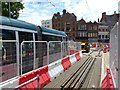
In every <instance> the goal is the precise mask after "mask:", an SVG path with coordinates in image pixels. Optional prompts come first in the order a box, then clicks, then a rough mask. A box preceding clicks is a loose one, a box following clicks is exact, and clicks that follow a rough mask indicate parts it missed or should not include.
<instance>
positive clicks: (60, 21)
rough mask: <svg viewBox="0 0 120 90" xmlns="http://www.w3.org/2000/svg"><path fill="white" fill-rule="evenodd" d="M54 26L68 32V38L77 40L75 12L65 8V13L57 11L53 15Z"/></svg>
mask: <svg viewBox="0 0 120 90" xmlns="http://www.w3.org/2000/svg"><path fill="white" fill-rule="evenodd" d="M52 28H53V29H57V30H61V31H64V32H66V34H67V35H68V39H72V40H75V37H76V29H77V19H76V16H75V15H74V14H73V13H69V12H66V10H65V9H64V10H63V14H62V15H60V13H59V12H57V13H55V14H54V15H53V17H52Z"/></svg>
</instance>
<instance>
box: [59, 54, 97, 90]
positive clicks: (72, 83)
mask: <svg viewBox="0 0 120 90" xmlns="http://www.w3.org/2000/svg"><path fill="white" fill-rule="evenodd" d="M94 60H95V58H93V57H91V56H90V57H89V58H88V59H87V60H86V61H85V62H84V63H83V64H82V66H81V67H80V68H78V70H77V71H76V72H74V73H73V75H71V76H70V77H68V78H67V79H66V80H65V82H64V83H63V84H62V85H61V88H62V89H63V90H64V89H66V88H67V89H78V88H80V87H81V86H82V84H83V82H84V80H85V77H86V76H87V74H88V73H89V70H90V68H91V66H92V64H93V63H94Z"/></svg>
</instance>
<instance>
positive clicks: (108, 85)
mask: <svg viewBox="0 0 120 90" xmlns="http://www.w3.org/2000/svg"><path fill="white" fill-rule="evenodd" d="M102 89H110V90H115V89H114V84H113V80H112V76H111V73H110V69H108V68H107V74H106V76H105V78H104V79H103V81H102Z"/></svg>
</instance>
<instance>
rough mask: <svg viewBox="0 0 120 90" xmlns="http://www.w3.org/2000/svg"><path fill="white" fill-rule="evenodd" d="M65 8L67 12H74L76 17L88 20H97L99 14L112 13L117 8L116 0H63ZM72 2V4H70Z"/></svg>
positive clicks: (99, 16)
mask: <svg viewBox="0 0 120 90" xmlns="http://www.w3.org/2000/svg"><path fill="white" fill-rule="evenodd" d="M63 1H64V2H65V8H66V9H67V11H68V12H71V13H74V14H75V15H76V16H77V19H78V20H79V19H81V18H85V19H86V20H87V21H89V20H92V21H94V20H97V19H98V18H101V14H102V13H103V12H106V13H107V14H113V13H114V11H117V9H118V1H117V0H79V1H75V0H74V1H73V0H67V1H65V0H63ZM71 3H72V4H71Z"/></svg>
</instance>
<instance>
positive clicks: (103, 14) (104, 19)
mask: <svg viewBox="0 0 120 90" xmlns="http://www.w3.org/2000/svg"><path fill="white" fill-rule="evenodd" d="M102 21H105V22H106V12H103V13H102Z"/></svg>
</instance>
